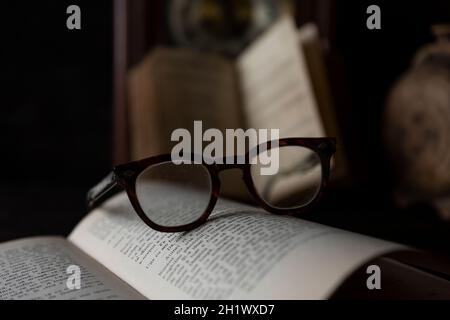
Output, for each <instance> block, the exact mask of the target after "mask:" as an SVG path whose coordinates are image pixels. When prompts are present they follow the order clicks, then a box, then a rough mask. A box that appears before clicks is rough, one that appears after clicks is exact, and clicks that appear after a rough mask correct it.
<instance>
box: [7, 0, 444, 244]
mask: <svg viewBox="0 0 450 320" xmlns="http://www.w3.org/2000/svg"><path fill="white" fill-rule="evenodd" d="M131 1H133V0H131ZM298 2H299V3H300V2H301V1H298ZM333 3H334V8H335V9H334V10H333V22H332V25H333V26H334V27H333V30H334V36H333V38H332V40H331V43H330V45H331V49H332V52H333V54H334V58H335V59H336V60H337V61H338V62H339V63H338V64H337V65H338V66H339V68H340V71H341V72H339V76H337V75H336V74H334V73H332V74H331V80H334V81H335V82H338V83H340V85H338V86H335V87H334V95H335V97H336V99H337V101H338V102H339V103H338V104H337V113H338V118H339V122H340V125H341V129H342V132H343V141H342V143H343V144H345V146H346V148H347V150H348V151H349V160H350V168H351V171H352V175H353V177H354V180H353V184H352V185H351V186H350V187H346V188H341V189H339V188H337V189H332V190H330V191H329V193H328V195H327V196H326V197H325V199H324V201H323V202H322V206H321V208H319V209H318V211H317V212H315V213H314V214H312V215H311V216H308V217H307V218H310V219H313V220H317V221H320V222H324V223H328V224H331V225H335V226H338V227H343V228H346V229H350V230H355V231H359V232H364V233H368V234H371V235H375V236H378V237H383V238H387V239H392V240H396V241H400V242H406V243H410V244H413V245H417V246H421V247H425V248H431V249H433V250H439V251H445V252H447V251H448V249H447V248H446V245H445V243H448V240H449V237H450V229H449V228H448V225H447V224H444V223H441V222H440V221H439V220H438V219H437V218H436V215H435V212H434V211H433V210H431V209H430V208H429V207H427V206H425V205H423V206H418V207H415V208H412V209H408V210H398V209H395V208H394V206H393V205H392V203H391V200H390V195H391V189H392V182H391V178H390V174H389V170H388V166H387V163H386V161H385V156H384V150H383V147H382V144H381V143H380V135H381V126H382V124H381V114H382V111H383V104H384V100H385V98H386V94H387V91H388V89H389V87H390V86H391V85H392V83H393V82H394V81H395V80H396V79H397V78H398V77H399V76H400V74H401V73H402V72H403V71H405V70H406V69H407V68H408V66H409V62H410V59H411V58H412V56H413V54H414V53H415V51H416V50H417V49H418V48H419V47H420V46H421V45H423V44H425V43H428V42H431V41H432V40H433V39H432V36H431V34H430V29H429V28H430V25H431V24H433V23H436V22H449V21H450V2H449V1H437V0H428V1H417V2H414V3H412V2H403V1H333ZM71 4H77V5H79V6H80V7H81V10H82V30H81V31H70V30H67V28H66V18H67V14H66V8H67V7H68V6H69V5H71ZM370 4H378V5H379V6H380V7H381V11H382V29H381V30H368V29H367V28H366V19H367V14H366V8H367V6H369V5H370ZM153 7H154V8H155V10H160V11H161V12H158V11H157V12H152V16H153V17H157V21H165V16H164V15H165V12H164V10H163V9H164V5H160V6H153ZM1 12H2V14H1V24H2V28H1V36H2V38H1V40H0V41H1V60H0V61H1V62H0V63H1V69H0V70H1V73H0V74H1V78H2V83H3V85H2V91H1V92H2V94H1V100H0V104H1V107H0V132H1V136H0V150H1V151H2V152H1V158H0V168H1V169H2V171H1V176H0V241H5V240H9V239H14V238H19V237H24V236H30V235H42V234H63V235H64V234H67V233H68V232H69V231H70V230H71V229H72V228H73V226H74V225H75V224H76V223H77V222H78V221H79V220H80V219H81V217H82V216H83V215H85V214H86V208H85V206H84V197H85V193H86V191H87V190H88V189H89V187H90V186H92V185H93V184H94V183H95V182H97V180H99V179H100V178H101V177H102V176H103V175H104V174H106V173H107V172H108V170H109V169H110V167H111V166H112V164H113V162H114V160H113V158H112V154H113V148H114V146H113V143H112V141H113V139H112V136H113V134H112V133H113V126H112V114H113V108H112V105H113V101H112V96H113V91H112V88H113V81H112V75H113V3H112V1H80V0H76V1H70V2H69V1H49V0H45V1H39V2H36V1H15V2H8V3H5V4H2V9H1ZM300 16H302V15H301V13H300ZM155 19H156V18H155ZM299 20H300V21H301V22H304V21H303V20H302V19H299ZM153 26H154V27H155V28H159V30H158V32H157V34H158V35H162V36H159V37H158V39H157V40H156V41H157V42H159V43H170V40H169V39H168V37H166V36H165V27H166V26H165V24H164V23H159V22H157V23H153ZM334 78H336V79H334ZM449 125H450V124H449Z"/></svg>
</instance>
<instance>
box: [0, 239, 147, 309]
mask: <svg viewBox="0 0 450 320" xmlns="http://www.w3.org/2000/svg"><path fill="white" fill-rule="evenodd" d="M69 266H78V267H79V268H80V269H79V270H80V274H79V275H80V288H79V289H77V288H76V287H75V288H71V289H69V287H68V286H67V281H68V279H69V277H70V276H71V275H73V271H70V273H67V268H68V267H69ZM142 298H144V297H143V296H141V295H140V294H138V293H137V292H136V291H135V290H134V289H133V288H131V287H130V286H128V285H127V284H125V283H124V282H123V281H122V280H120V279H119V278H117V277H116V276H115V275H114V274H112V273H111V272H110V271H108V270H107V269H105V268H104V267H102V266H101V265H99V264H98V263H96V262H95V261H94V260H93V259H92V258H90V257H88V256H86V255H85V254H84V253H83V252H81V251H80V250H79V249H77V248H76V247H75V246H74V245H73V244H71V243H70V242H68V241H67V240H66V239H63V238H59V237H40V238H29V239H23V240H17V241H11V242H7V243H4V244H1V245H0V300H5V299H7V300H30V299H32V300H40V299H45V300H55V299H56V300H60V299H71V300H72V299H74V300H75V299H83V300H84V299H86V300H98V299H142Z"/></svg>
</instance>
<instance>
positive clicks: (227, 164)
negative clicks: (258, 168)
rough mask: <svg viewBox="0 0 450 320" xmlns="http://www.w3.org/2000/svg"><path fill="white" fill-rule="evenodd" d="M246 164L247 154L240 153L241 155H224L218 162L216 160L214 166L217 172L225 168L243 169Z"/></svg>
mask: <svg viewBox="0 0 450 320" xmlns="http://www.w3.org/2000/svg"><path fill="white" fill-rule="evenodd" d="M247 165H248V156H247V155H242V156H229V157H224V158H223V159H222V161H220V163H217V162H216V168H217V172H218V173H219V172H222V171H225V170H231V169H241V170H244V168H245V167H246V166H247Z"/></svg>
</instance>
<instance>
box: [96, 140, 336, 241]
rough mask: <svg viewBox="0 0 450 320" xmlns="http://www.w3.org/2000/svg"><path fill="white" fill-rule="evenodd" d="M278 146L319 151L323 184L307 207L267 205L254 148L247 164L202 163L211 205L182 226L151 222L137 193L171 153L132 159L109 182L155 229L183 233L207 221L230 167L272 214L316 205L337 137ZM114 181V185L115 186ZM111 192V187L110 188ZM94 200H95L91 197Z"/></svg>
mask: <svg viewBox="0 0 450 320" xmlns="http://www.w3.org/2000/svg"><path fill="white" fill-rule="evenodd" d="M274 142H275V140H272V141H269V142H266V143H262V144H259V145H258V146H256V147H255V148H258V149H257V150H256V154H259V152H260V151H259V150H260V149H261V146H263V145H264V148H263V150H268V149H270V148H271V147H272V144H274ZM277 142H278V146H279V147H285V146H300V147H305V148H308V149H310V150H312V151H314V152H315V153H316V154H318V155H319V158H320V163H321V169H322V175H321V184H320V188H319V191H318V192H317V193H316V195H315V196H314V198H313V199H312V200H311V201H310V202H308V203H307V204H305V205H304V206H301V207H298V208H278V207H273V206H271V205H270V204H268V203H267V202H266V201H264V199H262V198H261V197H260V196H259V193H258V192H257V190H256V187H255V184H254V182H253V178H252V175H251V165H250V163H249V161H248V159H249V157H250V155H251V154H253V153H254V152H255V150H254V149H252V150H249V151H248V152H247V153H246V154H245V159H246V161H245V163H244V164H237V163H236V161H235V162H234V164H216V163H213V164H207V163H202V164H201V165H202V166H203V167H205V168H206V169H207V171H208V173H209V176H210V179H211V193H210V199H209V203H208V206H207V207H206V209H205V211H204V212H203V213H202V215H201V216H200V217H199V218H197V220H195V221H193V222H191V223H189V224H185V225H180V226H162V225H159V224H157V223H155V222H154V221H152V220H151V219H150V218H149V217H148V216H147V215H146V214H145V212H144V210H143V208H142V207H141V205H140V202H139V200H138V197H137V192H136V180H137V178H138V177H139V175H140V174H141V173H142V172H143V171H145V170H146V169H147V168H148V167H150V166H153V165H156V164H159V163H164V162H172V156H171V155H170V154H163V155H158V156H152V157H148V158H145V159H141V160H138V161H133V162H129V163H126V164H122V165H118V166H115V167H114V168H113V172H112V176H111V177H109V181H110V182H111V185H112V186H111V188H110V190H112V189H113V188H116V187H119V188H117V189H125V191H126V193H127V195H128V198H129V200H130V202H131V205H132V207H133V209H134V210H135V211H136V213H137V214H138V216H139V217H140V218H141V219H142V220H143V221H144V222H145V223H146V224H147V225H148V226H149V227H151V228H152V229H155V230H157V231H160V232H182V231H190V230H192V229H195V228H197V227H199V226H201V225H202V224H204V223H205V222H206V221H207V220H208V218H209V216H210V215H211V213H212V211H213V209H214V207H215V205H216V203H217V199H218V197H219V193H220V179H219V173H220V172H221V171H223V170H227V169H231V168H238V169H241V170H242V171H243V176H242V178H243V180H244V183H245V185H246V187H247V190H248V192H249V194H250V196H252V198H253V199H254V200H255V201H256V202H257V203H258V205H259V206H261V207H262V208H263V209H264V210H266V211H268V212H270V213H272V214H285V215H286V214H288V215H297V214H299V213H301V212H306V211H308V210H309V209H310V208H311V207H313V206H314V205H315V204H316V203H317V201H318V200H319V199H320V198H321V197H322V195H323V191H324V189H325V188H326V186H327V184H328V181H329V177H330V161H331V157H332V156H333V154H334V153H335V152H336V139H335V138H330V137H321V138H282V139H278V140H277ZM113 182H114V184H115V185H114V186H113ZM94 189H95V188H93V189H92V190H91V191H90V192H89V193H88V202H89V206H90V207H91V208H93V207H95V206H96V203H94V204H92V203H93V202H96V201H95V196H94V195H93V193H95V190H94ZM107 191H109V190H107ZM92 199H94V200H92Z"/></svg>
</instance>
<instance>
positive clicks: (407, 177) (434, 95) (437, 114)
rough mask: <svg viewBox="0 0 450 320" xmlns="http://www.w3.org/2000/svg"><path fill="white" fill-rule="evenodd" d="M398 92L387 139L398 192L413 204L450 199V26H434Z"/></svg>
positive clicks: (389, 108) (388, 119) (391, 101)
mask: <svg viewBox="0 0 450 320" xmlns="http://www.w3.org/2000/svg"><path fill="white" fill-rule="evenodd" d="M433 32H434V34H435V36H436V37H437V40H436V42H435V43H432V44H430V45H427V46H425V47H423V48H422V49H420V50H419V51H418V53H417V54H416V56H415V58H414V61H413V65H412V67H411V68H410V70H408V71H407V72H406V73H405V74H404V75H403V76H402V77H401V78H400V80H399V81H398V82H397V83H396V85H395V86H394V87H393V89H392V91H391V93H390V95H389V97H388V101H387V108H386V112H385V118H384V123H385V128H384V129H385V130H384V138H385V143H386V145H387V149H388V153H389V156H390V158H391V160H392V163H393V171H394V174H395V177H396V179H397V186H398V189H399V191H400V192H401V193H402V195H403V196H406V197H407V198H409V201H422V200H431V199H434V198H438V197H442V196H448V195H450V40H449V39H450V37H449V36H450V26H434V27H433Z"/></svg>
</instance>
